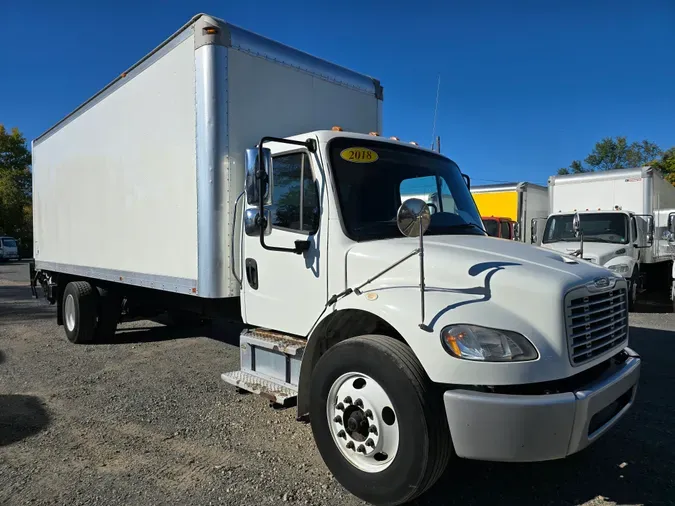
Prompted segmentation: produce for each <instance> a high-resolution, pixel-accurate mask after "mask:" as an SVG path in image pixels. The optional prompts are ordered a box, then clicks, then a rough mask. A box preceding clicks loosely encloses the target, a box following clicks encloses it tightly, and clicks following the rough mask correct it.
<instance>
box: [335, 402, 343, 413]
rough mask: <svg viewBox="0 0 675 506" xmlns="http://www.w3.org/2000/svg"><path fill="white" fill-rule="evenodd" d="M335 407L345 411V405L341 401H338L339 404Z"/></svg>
mask: <svg viewBox="0 0 675 506" xmlns="http://www.w3.org/2000/svg"><path fill="white" fill-rule="evenodd" d="M335 409H339V410H340V411H344V409H345V405H344V404H342V403H341V402H338V405H337V406H335Z"/></svg>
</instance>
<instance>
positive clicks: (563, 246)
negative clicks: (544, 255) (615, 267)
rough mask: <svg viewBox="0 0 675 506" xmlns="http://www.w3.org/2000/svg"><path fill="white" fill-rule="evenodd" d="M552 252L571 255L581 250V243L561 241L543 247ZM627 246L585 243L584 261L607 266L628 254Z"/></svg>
mask: <svg viewBox="0 0 675 506" xmlns="http://www.w3.org/2000/svg"><path fill="white" fill-rule="evenodd" d="M542 246H543V247H544V248H546V249H549V250H551V251H558V252H560V253H563V254H570V253H572V252H573V251H576V250H578V249H579V242H578V241H576V242H568V241H559V242H552V243H548V244H543V245H542ZM627 246H628V245H627V244H610V243H606V242H593V241H584V257H583V258H584V260H587V261H589V262H592V263H594V264H597V265H606V264H607V262H609V261H610V260H611V259H612V258H615V257H619V256H623V255H625V254H626V248H627Z"/></svg>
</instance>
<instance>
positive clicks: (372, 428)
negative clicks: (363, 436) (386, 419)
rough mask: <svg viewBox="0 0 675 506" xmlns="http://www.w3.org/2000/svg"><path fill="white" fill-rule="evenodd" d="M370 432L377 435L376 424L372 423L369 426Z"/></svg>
mask: <svg viewBox="0 0 675 506" xmlns="http://www.w3.org/2000/svg"><path fill="white" fill-rule="evenodd" d="M368 432H370V433H371V434H375V435H376V436H377V427H375V426H374V425H371V426H370V427H369V428H368Z"/></svg>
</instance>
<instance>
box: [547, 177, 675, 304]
mask: <svg viewBox="0 0 675 506" xmlns="http://www.w3.org/2000/svg"><path fill="white" fill-rule="evenodd" d="M548 188H549V189H548V191H549V198H550V204H549V205H550V209H551V213H552V214H551V216H549V218H548V221H547V222H546V226H545V227H542V228H540V233H541V238H540V240H541V242H542V246H543V247H545V248H549V249H552V250H555V251H560V252H566V253H572V252H576V253H577V254H581V255H582V257H583V259H585V260H588V261H590V262H592V263H594V264H597V265H601V266H603V267H606V268H608V269H609V270H611V271H613V272H614V273H616V274H619V275H621V276H623V277H624V278H626V279H627V280H628V282H629V285H628V286H629V293H630V299H629V302H630V304H631V305H632V304H633V303H634V302H635V300H636V297H637V294H638V292H639V289H640V287H641V286H642V287H643V288H645V289H648V290H658V289H660V288H664V289H666V290H670V287H671V285H672V284H671V282H670V280H671V279H672V276H671V270H672V252H671V247H670V242H669V234H668V216H669V214H670V213H671V211H673V209H674V208H675V187H673V186H672V185H671V184H670V183H668V182H667V181H666V180H664V178H663V176H662V175H661V174H660V173H659V172H658V171H657V170H654V169H653V168H651V167H641V168H636V169H624V170H611V171H605V172H592V173H584V174H569V175H564V176H551V177H550V178H549V180H548ZM576 213H578V214H579V221H580V225H581V232H582V234H580V237H577V236H576V235H575V233H574V231H573V223H572V222H573V218H574V215H575V214H576ZM535 233H539V232H537V231H536V230H535ZM581 237H583V251H580V239H581ZM664 293H665V292H664Z"/></svg>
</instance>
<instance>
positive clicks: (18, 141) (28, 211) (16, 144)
mask: <svg viewBox="0 0 675 506" xmlns="http://www.w3.org/2000/svg"><path fill="white" fill-rule="evenodd" d="M30 165H31V154H30V151H29V150H28V147H27V146H26V139H25V138H24V136H23V135H22V134H21V132H20V131H19V129H18V128H12V130H11V131H8V130H7V129H6V128H5V127H4V125H2V124H0V233H4V234H7V235H11V236H13V237H16V238H17V239H19V241H20V243H21V246H22V247H23V253H24V254H26V253H27V254H30V253H31V252H30V249H31V248H32V244H33V237H32V236H33V213H32V207H31V197H32V191H31V186H32V174H31V171H30Z"/></svg>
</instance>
